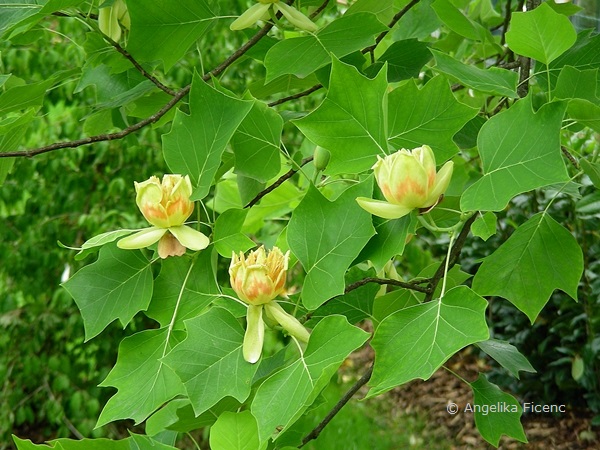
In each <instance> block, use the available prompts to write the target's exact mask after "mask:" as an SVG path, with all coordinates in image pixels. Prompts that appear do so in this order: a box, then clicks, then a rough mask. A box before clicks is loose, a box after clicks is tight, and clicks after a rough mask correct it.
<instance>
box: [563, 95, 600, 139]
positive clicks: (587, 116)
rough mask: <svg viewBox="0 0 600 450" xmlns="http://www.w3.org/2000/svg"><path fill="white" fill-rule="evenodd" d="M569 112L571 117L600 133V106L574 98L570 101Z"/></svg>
mask: <svg viewBox="0 0 600 450" xmlns="http://www.w3.org/2000/svg"><path fill="white" fill-rule="evenodd" d="M568 114H569V118H570V119H573V120H574V121H576V122H578V123H580V124H581V125H584V126H586V127H590V128H591V129H593V130H594V131H596V132H598V133H600V106H598V105H595V104H593V103H590V102H588V101H586V100H580V99H574V100H571V101H570V102H569V108H568Z"/></svg>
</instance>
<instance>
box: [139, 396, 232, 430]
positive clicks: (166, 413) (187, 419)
mask: <svg viewBox="0 0 600 450" xmlns="http://www.w3.org/2000/svg"><path fill="white" fill-rule="evenodd" d="M239 407H240V402H238V401H237V400H235V399H233V398H231V397H225V398H224V399H223V400H221V401H219V402H218V403H217V404H216V405H215V406H213V407H212V408H209V409H208V410H207V411H205V412H203V413H202V414H200V415H199V416H197V417H196V414H195V413H194V408H192V404H191V403H190V400H189V399H187V398H179V399H174V400H171V401H170V402H169V403H167V404H166V405H165V406H164V407H163V408H161V409H160V410H158V411H157V412H156V413H154V414H152V416H150V417H149V418H148V420H147V421H146V433H147V434H148V435H149V436H154V435H156V434H158V433H160V432H162V431H164V430H172V431H178V432H180V433H187V432H189V431H192V430H198V429H200V428H204V427H207V426H210V425H212V424H213V423H215V421H216V420H217V417H219V415H220V414H221V413H222V412H224V411H236V410H237V409H239Z"/></svg>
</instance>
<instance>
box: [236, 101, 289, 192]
mask: <svg viewBox="0 0 600 450" xmlns="http://www.w3.org/2000/svg"><path fill="white" fill-rule="evenodd" d="M282 130H283V119H282V118H281V116H280V115H279V114H277V113H276V112H275V111H273V109H271V108H268V107H267V105H265V104H264V103H263V102H254V106H253V107H252V109H251V110H250V112H249V113H248V115H247V116H246V117H245V118H244V120H243V121H242V123H241V124H240V126H239V127H238V129H237V131H236V132H235V133H234V135H233V137H232V138H231V146H232V147H233V153H234V154H235V170H234V172H235V173H237V174H239V175H243V176H245V177H250V178H254V179H255V180H258V181H262V182H267V181H269V180H270V179H271V178H273V177H275V176H277V174H278V173H279V169H280V167H281V163H280V156H279V155H280V150H279V145H280V144H281V132H282Z"/></svg>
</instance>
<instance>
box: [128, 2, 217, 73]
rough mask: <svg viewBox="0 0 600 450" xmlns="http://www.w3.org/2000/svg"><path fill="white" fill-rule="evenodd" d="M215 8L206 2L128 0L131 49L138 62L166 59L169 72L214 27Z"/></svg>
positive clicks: (165, 62) (165, 65) (214, 3)
mask: <svg viewBox="0 0 600 450" xmlns="http://www.w3.org/2000/svg"><path fill="white" fill-rule="evenodd" d="M214 5H216V2H207V1H206V0H180V1H177V2H172V1H170V0H152V1H148V0H128V2H127V8H128V10H129V14H130V15H131V34H130V36H129V42H128V45H127V50H128V51H129V52H130V53H131V54H132V55H133V57H134V58H136V59H137V60H141V61H156V60H162V61H163V64H164V67H165V70H169V69H170V68H171V67H172V66H173V65H174V64H175V63H176V62H177V61H179V59H181V57H182V56H183V55H185V53H186V52H187V51H188V49H189V48H190V46H191V45H192V44H193V43H194V42H196V41H197V40H198V39H200V37H202V36H203V35H204V34H205V33H206V32H207V31H208V30H209V29H210V28H211V26H212V25H213V20H214V19H215V18H216V15H217V14H216V13H215V11H214V10H213V6H214Z"/></svg>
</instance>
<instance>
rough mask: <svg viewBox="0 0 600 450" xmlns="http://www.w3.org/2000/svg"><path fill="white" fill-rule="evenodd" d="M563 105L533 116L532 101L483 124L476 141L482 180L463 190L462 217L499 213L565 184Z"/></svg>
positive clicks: (526, 100)
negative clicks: (523, 197)
mask: <svg viewBox="0 0 600 450" xmlns="http://www.w3.org/2000/svg"><path fill="white" fill-rule="evenodd" d="M565 107H566V104H565V103H564V102H553V103H548V104H545V105H544V106H543V107H541V108H540V109H539V110H538V111H537V112H535V113H534V112H533V109H532V106H531V96H528V97H526V98H524V99H522V100H519V101H517V102H516V103H515V104H514V105H513V106H512V107H511V108H509V109H508V110H507V111H504V112H502V113H500V114H497V115H495V116H494V117H492V118H491V119H490V120H488V121H487V122H486V123H485V124H484V125H483V127H481V131H480V133H479V138H478V140H477V142H478V147H479V154H480V155H481V162H482V165H483V173H484V176H483V178H481V179H479V180H477V181H476V182H475V183H473V184H472V185H471V186H469V187H468V188H467V190H466V191H465V192H464V194H463V195H462V197H461V200H460V207H461V209H462V210H463V211H477V210H480V211H500V210H502V209H504V208H505V207H506V205H507V204H508V202H509V201H510V199H511V198H512V197H514V196H515V195H517V194H520V193H523V192H527V191H530V190H532V189H536V188H540V187H543V186H548V185H550V184H554V183H560V182H563V181H567V180H568V179H569V175H568V174H567V170H566V168H565V164H564V161H563V159H562V156H561V151H560V128H561V124H562V118H563V115H564V112H565Z"/></svg>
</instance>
